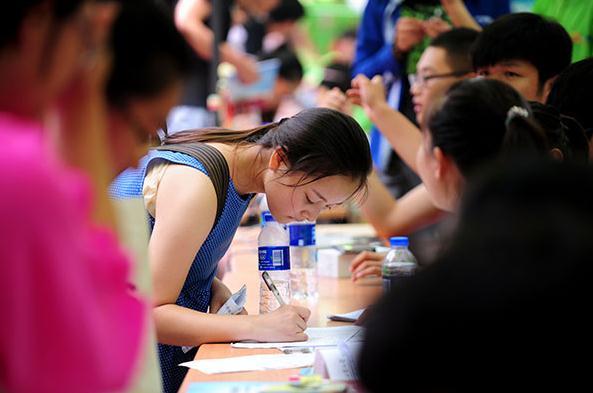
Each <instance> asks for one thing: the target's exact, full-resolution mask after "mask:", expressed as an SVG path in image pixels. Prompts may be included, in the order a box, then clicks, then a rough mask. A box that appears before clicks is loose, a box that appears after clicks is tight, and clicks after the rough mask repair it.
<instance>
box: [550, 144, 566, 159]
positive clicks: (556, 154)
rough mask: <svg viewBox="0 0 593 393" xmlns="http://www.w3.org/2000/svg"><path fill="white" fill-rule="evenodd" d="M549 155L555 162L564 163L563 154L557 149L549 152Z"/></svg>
mask: <svg viewBox="0 0 593 393" xmlns="http://www.w3.org/2000/svg"><path fill="white" fill-rule="evenodd" d="M550 155H551V156H552V158H553V159H555V160H558V161H564V153H562V150H560V149H558V148H557V147H555V148H553V149H551V150H550Z"/></svg>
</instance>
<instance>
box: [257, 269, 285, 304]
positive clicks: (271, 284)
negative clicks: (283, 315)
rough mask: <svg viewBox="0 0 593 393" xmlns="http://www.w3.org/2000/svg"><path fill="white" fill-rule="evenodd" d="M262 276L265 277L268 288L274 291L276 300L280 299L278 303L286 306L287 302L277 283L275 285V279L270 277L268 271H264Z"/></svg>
mask: <svg viewBox="0 0 593 393" xmlns="http://www.w3.org/2000/svg"><path fill="white" fill-rule="evenodd" d="M261 276H262V278H263V279H264V282H265V283H266V286H267V287H268V289H269V290H270V291H272V293H273V294H274V296H275V297H276V300H278V304H280V306H284V305H285V304H286V303H285V302H284V300H283V299H282V296H280V292H278V288H276V285H274V281H272V278H271V277H270V275H269V274H268V272H263V273H262V274H261Z"/></svg>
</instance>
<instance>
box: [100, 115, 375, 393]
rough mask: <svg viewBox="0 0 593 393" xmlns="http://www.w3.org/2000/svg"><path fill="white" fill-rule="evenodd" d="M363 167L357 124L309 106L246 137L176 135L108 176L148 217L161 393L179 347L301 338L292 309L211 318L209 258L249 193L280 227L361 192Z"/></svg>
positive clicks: (224, 294) (298, 316)
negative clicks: (140, 200)
mask: <svg viewBox="0 0 593 393" xmlns="http://www.w3.org/2000/svg"><path fill="white" fill-rule="evenodd" d="M172 150H173V151H172ZM371 165H372V164H371V157H370V150H369V146H368V142H367V139H366V136H365V134H364V132H363V131H362V129H361V128H360V126H359V125H358V124H357V123H356V122H355V121H354V120H353V119H352V118H351V117H349V116H346V115H344V114H342V113H340V112H337V111H333V110H330V109H321V108H317V109H311V110H306V111H303V112H301V113H299V114H297V115H296V116H294V117H292V118H289V119H283V120H282V121H280V122H278V123H271V124H268V125H265V126H261V127H257V128H254V129H250V130H243V131H232V130H224V129H205V130H199V131H185V132H181V133H177V134H175V135H173V136H170V137H168V138H167V139H165V141H164V145H163V146H161V147H160V148H158V149H156V150H153V151H152V152H151V153H149V155H148V156H146V157H145V158H144V159H143V160H142V161H141V165H140V167H139V168H138V169H135V170H128V171H126V172H124V173H123V174H122V175H120V177H119V178H118V179H116V181H115V182H114V184H113V185H112V195H114V196H115V197H119V198H123V197H135V196H143V197H144V202H145V205H146V208H147V211H148V213H149V221H150V225H151V228H152V235H151V239H150V245H149V256H150V261H151V262H150V263H151V270H152V276H153V283H154V302H155V304H154V309H153V315H154V318H155V323H156V329H157V336H158V340H159V343H160V344H159V355H160V360H161V368H162V371H163V380H164V388H165V391H166V392H174V391H177V389H178V388H179V386H180V384H181V382H182V380H183V378H184V376H185V373H186V371H185V370H184V369H182V368H180V367H178V366H177V365H178V364H179V363H182V362H185V361H188V360H191V359H193V357H194V355H195V351H191V352H189V353H184V352H183V350H182V348H181V346H198V345H200V344H203V343H209V342H225V341H235V340H260V341H264V340H265V341H269V340H272V341H297V340H305V339H306V335H305V334H304V333H303V331H304V329H305V328H306V325H307V323H306V321H307V319H308V318H309V310H307V309H305V308H302V307H294V306H282V307H281V308H280V309H278V310H276V311H275V312H272V313H270V314H264V315H254V316H248V315H233V316H228V315H227V316H222V315H216V311H217V310H218V308H220V306H221V305H222V304H224V302H225V301H226V300H227V299H228V297H229V296H230V291H229V290H228V288H226V286H225V285H224V284H222V282H220V281H219V280H218V279H216V278H215V274H216V267H217V263H218V260H219V259H220V258H221V257H222V256H223V255H224V253H225V252H226V250H227V249H228V247H229V246H230V243H231V240H232V238H233V236H234V233H235V231H236V229H237V227H238V226H239V222H240V220H241V216H242V215H243V212H244V211H245V209H246V208H247V205H248V204H249V201H250V200H251V198H252V196H253V195H254V194H256V193H266V195H267V200H268V204H269V208H270V211H271V213H272V214H273V215H274V217H275V218H276V220H277V221H279V222H281V223H287V222H290V221H300V220H315V219H316V218H317V216H318V215H319V212H320V211H321V210H323V209H325V208H331V207H332V206H336V205H339V204H341V203H343V202H345V201H347V200H348V199H350V198H352V197H355V196H357V195H358V194H359V193H360V192H361V191H362V190H364V189H365V187H366V178H367V175H368V174H369V172H370V170H371ZM208 306H210V313H206V311H207V310H208Z"/></svg>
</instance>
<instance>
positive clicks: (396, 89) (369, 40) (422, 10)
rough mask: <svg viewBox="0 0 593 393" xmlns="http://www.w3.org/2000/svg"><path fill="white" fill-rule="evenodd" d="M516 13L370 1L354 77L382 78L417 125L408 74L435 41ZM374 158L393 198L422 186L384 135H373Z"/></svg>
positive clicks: (502, 4) (478, 2)
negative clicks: (453, 28) (452, 31)
mask: <svg viewBox="0 0 593 393" xmlns="http://www.w3.org/2000/svg"><path fill="white" fill-rule="evenodd" d="M509 12H510V5H509V1H508V0H504V1H501V0H467V1H466V2H465V3H464V2H463V1H462V0H440V1H439V0H369V2H368V3H367V6H366V8H365V11H364V14H363V18H362V21H361V24H360V28H359V31H358V40H357V48H356V58H355V60H354V64H353V76H355V75H357V74H364V75H366V76H367V77H368V78H372V77H373V76H375V75H382V76H383V78H384V80H385V81H386V83H387V84H388V97H387V99H388V102H389V104H390V105H391V106H392V107H393V108H395V109H398V110H399V111H400V112H402V113H403V114H404V115H406V116H407V117H408V118H410V120H412V121H415V118H414V112H413V108H412V103H411V98H410V94H409V88H410V84H409V81H408V74H414V73H415V64H416V62H417V60H418V58H419V57H420V54H421V53H422V51H423V50H424V49H425V47H426V46H427V45H428V42H429V41H430V39H431V38H433V37H435V36H437V35H438V34H440V33H442V32H443V31H445V30H447V29H449V28H450V26H451V25H453V26H456V27H470V28H475V29H480V26H481V25H484V24H488V23H490V22H491V21H492V20H494V19H496V18H497V17H498V16H500V15H504V14H506V13H509ZM371 152H372V154H373V161H374V163H375V166H376V168H377V169H378V172H379V175H380V177H381V179H382V181H383V182H384V183H385V184H386V185H387V187H388V188H389V189H390V191H391V192H392V194H394V195H395V196H397V197H399V196H401V195H403V194H405V193H406V192H407V191H408V190H410V189H411V188H412V187H414V186H415V185H417V184H418V183H419V182H420V180H419V179H418V177H417V176H416V175H415V174H414V173H413V172H412V171H411V170H410V169H409V168H408V167H407V166H406V165H405V164H404V163H403V162H402V161H401V160H400V159H399V157H397V155H396V154H395V153H394V152H393V150H391V148H390V147H389V144H388V143H387V141H385V140H384V139H383V137H382V136H381V134H380V133H379V130H378V129H376V128H373V130H372V131H371Z"/></svg>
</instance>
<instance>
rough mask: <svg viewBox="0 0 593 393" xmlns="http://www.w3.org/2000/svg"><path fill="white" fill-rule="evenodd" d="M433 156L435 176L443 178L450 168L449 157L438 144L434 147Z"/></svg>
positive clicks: (439, 178)
mask: <svg viewBox="0 0 593 393" xmlns="http://www.w3.org/2000/svg"><path fill="white" fill-rule="evenodd" d="M432 156H433V157H434V161H433V162H434V168H433V171H434V177H435V179H438V180H442V179H443V178H444V177H445V175H446V172H447V170H448V165H449V158H447V156H445V154H444V153H443V151H442V150H441V148H440V147H438V146H435V147H433V148H432Z"/></svg>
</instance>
